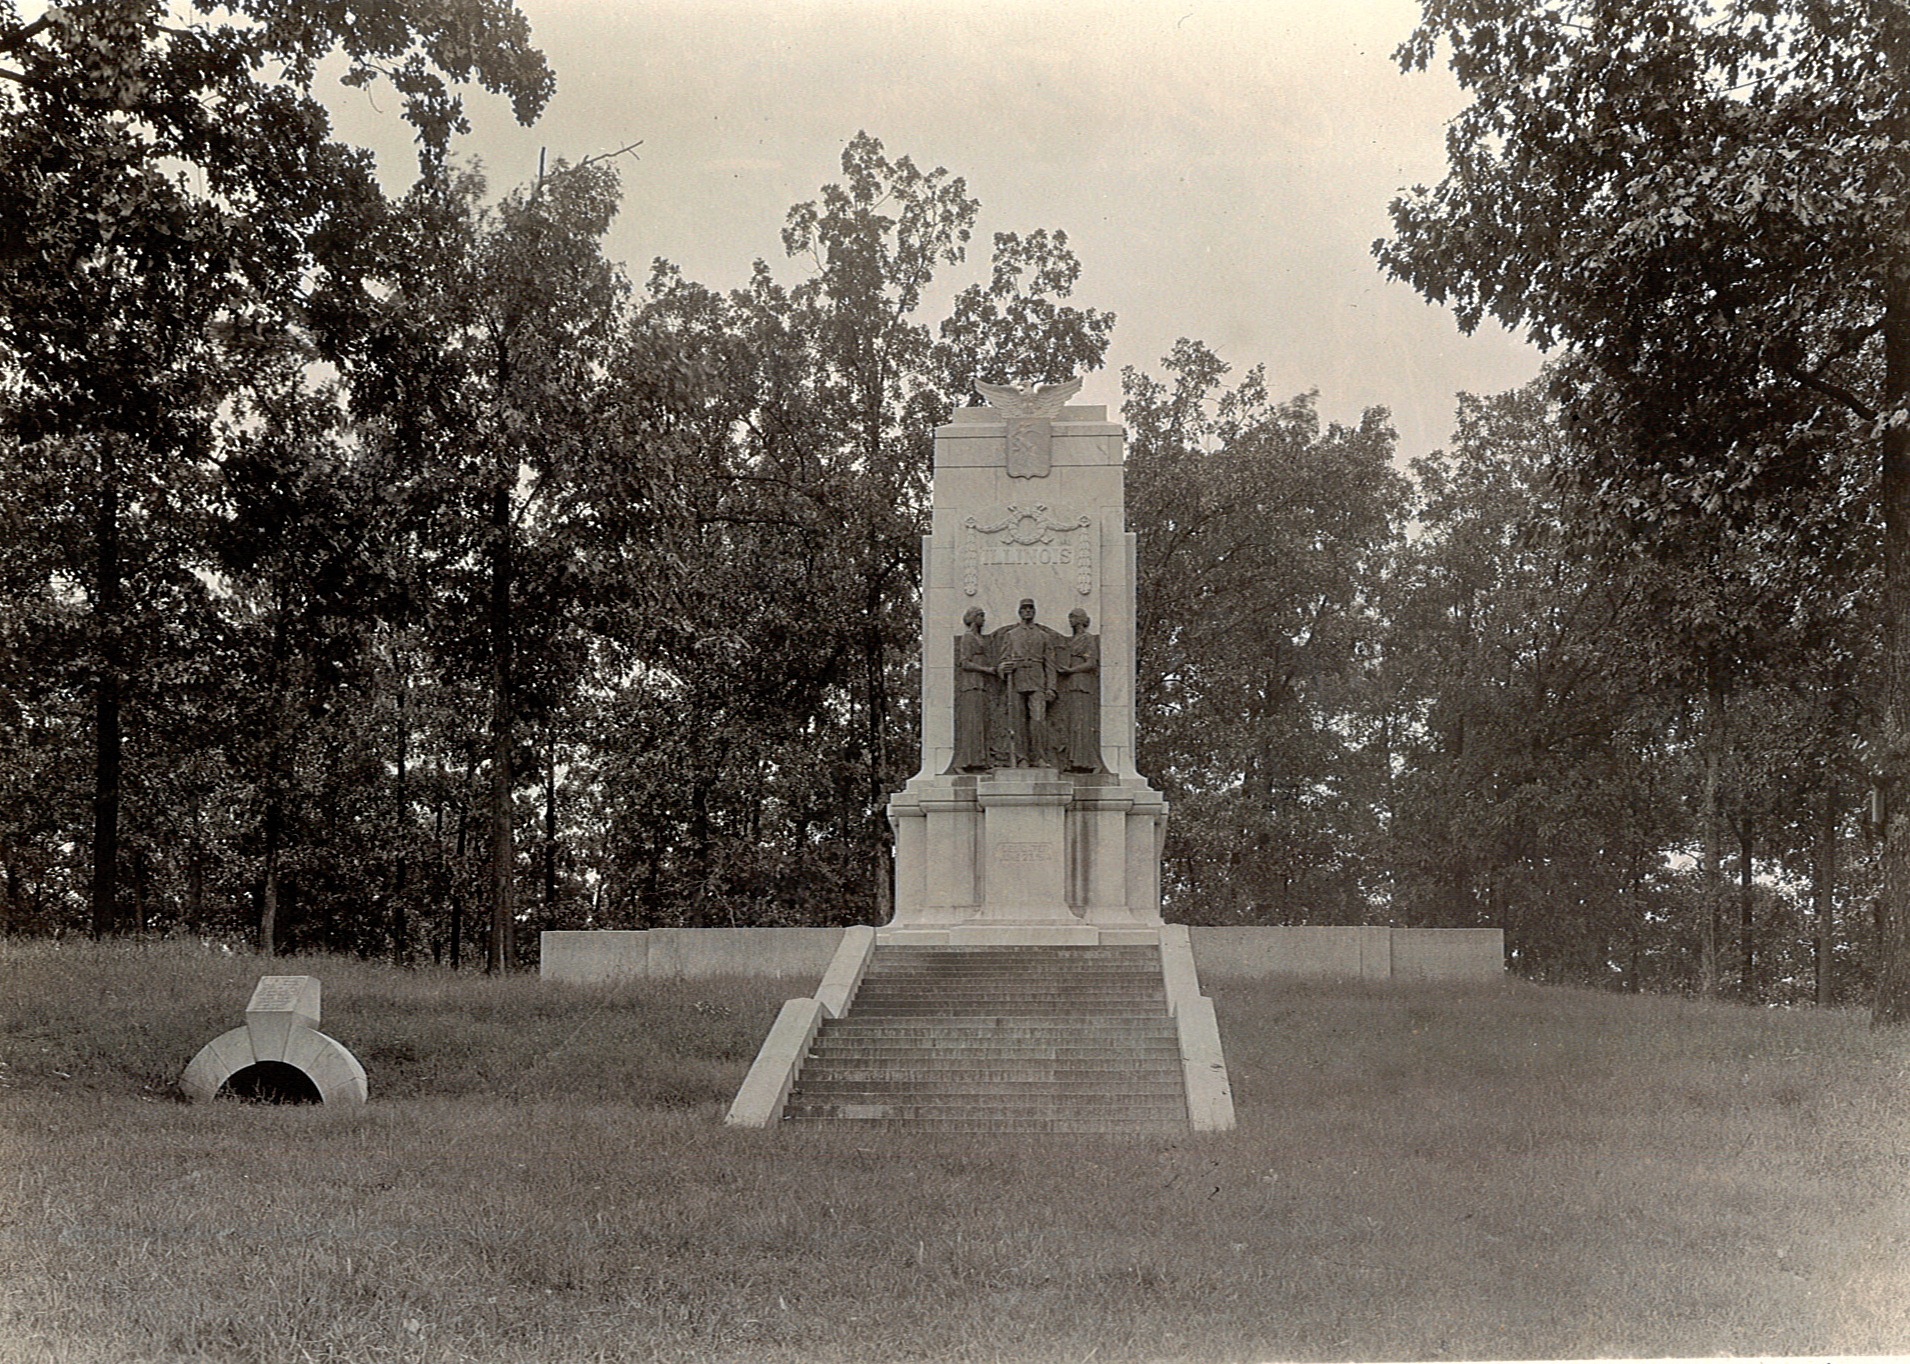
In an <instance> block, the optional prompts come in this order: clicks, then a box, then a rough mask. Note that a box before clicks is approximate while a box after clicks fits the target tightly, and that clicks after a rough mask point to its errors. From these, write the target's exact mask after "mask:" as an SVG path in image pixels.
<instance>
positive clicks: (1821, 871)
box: [1811, 788, 1837, 1008]
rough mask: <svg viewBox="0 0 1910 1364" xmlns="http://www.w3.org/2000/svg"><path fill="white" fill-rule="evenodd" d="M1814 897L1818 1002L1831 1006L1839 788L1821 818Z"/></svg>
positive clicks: (1827, 800)
mask: <svg viewBox="0 0 1910 1364" xmlns="http://www.w3.org/2000/svg"><path fill="white" fill-rule="evenodd" d="M1811 861H1812V866H1811V872H1812V877H1811V880H1812V882H1813V884H1812V887H1811V898H1812V900H1813V901H1814V902H1815V905H1814V907H1815V910H1816V914H1815V918H1816V921H1817V933H1816V938H1817V951H1816V967H1817V971H1816V975H1817V1004H1818V1007H1819V1008H1828V1007H1830V998H1831V984H1832V982H1831V944H1832V939H1831V904H1832V901H1833V899H1834V897H1835V895H1836V891H1837V792H1836V790H1835V789H1834V788H1833V789H1830V790H1827V791H1826V792H1825V793H1824V808H1823V810H1822V811H1821V812H1820V814H1819V816H1818V820H1817V849H1816V855H1815V856H1814V857H1813V858H1812V859H1811Z"/></svg>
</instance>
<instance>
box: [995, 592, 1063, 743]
mask: <svg viewBox="0 0 1910 1364" xmlns="http://www.w3.org/2000/svg"><path fill="white" fill-rule="evenodd" d="M1015 614H1016V615H1018V616H1019V617H1020V618H1021V619H1020V620H1018V621H1016V622H1015V623H1014V624H1013V625H1009V626H1005V627H1003V628H1002V629H1001V630H999V631H997V632H996V634H995V651H996V652H995V657H996V658H997V659H999V660H1000V661H999V662H998V663H997V664H996V665H995V671H996V672H997V673H999V674H1000V675H1001V679H1002V683H1003V685H1004V687H1005V688H1006V690H1007V697H1006V700H1007V702H1008V724H1009V732H1010V733H1011V734H1012V735H1013V737H1014V745H1015V766H1016V767H1045V766H1047V765H1048V749H1049V748H1050V747H1051V744H1050V741H1049V737H1048V726H1047V715H1048V703H1049V702H1050V701H1052V700H1054V699H1055V695H1056V684H1057V682H1058V681H1059V680H1060V679H1059V677H1058V675H1057V674H1056V672H1055V667H1054V648H1055V645H1056V644H1057V643H1059V642H1060V640H1061V636H1060V635H1058V634H1057V633H1055V632H1054V631H1053V630H1050V629H1049V628H1048V627H1047V626H1045V625H1037V624H1035V602H1034V598H1032V597H1024V598H1022V602H1021V606H1020V608H1019V609H1018V610H1017V611H1016V613H1015Z"/></svg>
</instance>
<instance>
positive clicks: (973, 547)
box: [962, 502, 1094, 597]
mask: <svg viewBox="0 0 1910 1364" xmlns="http://www.w3.org/2000/svg"><path fill="white" fill-rule="evenodd" d="M1092 527H1093V521H1092V519H1091V518H1090V517H1087V516H1085V515H1083V516H1076V517H1072V518H1069V517H1061V518H1056V517H1055V515H1054V513H1053V510H1052V509H1051V508H1050V507H1049V505H1048V504H1047V503H1046V502H1036V503H1034V504H1032V505H1031V506H1029V507H1026V508H1024V507H1022V506H1021V505H1020V504H1019V503H1010V504H1009V505H1008V506H1006V507H1003V508H1002V513H1001V515H999V516H995V517H991V518H989V519H988V520H986V521H984V520H983V519H982V518H981V517H979V516H970V517H967V518H965V519H964V520H963V521H962V528H963V530H964V532H965V534H964V535H963V537H962V592H963V594H964V595H965V596H970V597H973V596H975V595H977V594H978V593H979V592H980V591H981V537H983V536H985V535H986V536H990V537H997V538H999V539H1000V541H1001V543H1002V544H1004V545H1021V546H1024V547H1026V546H1030V545H1047V544H1053V543H1054V538H1055V536H1057V535H1069V534H1072V535H1074V545H1073V548H1074V556H1075V575H1074V583H1075V589H1076V590H1077V591H1078V592H1080V593H1081V595H1082V596H1084V597H1085V596H1087V595H1088V594H1089V593H1091V592H1092V591H1093V590H1094V534H1093V529H1092ZM1077 532H1078V533H1077Z"/></svg>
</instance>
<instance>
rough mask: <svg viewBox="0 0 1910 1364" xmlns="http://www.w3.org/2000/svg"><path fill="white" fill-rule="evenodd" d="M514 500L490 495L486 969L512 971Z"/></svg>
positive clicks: (500, 492)
mask: <svg viewBox="0 0 1910 1364" xmlns="http://www.w3.org/2000/svg"><path fill="white" fill-rule="evenodd" d="M510 514H511V500H510V490H509V489H508V488H507V487H506V486H504V485H503V484H501V483H500V484H499V485H498V486H497V487H496V488H495V489H493V490H492V493H491V612H490V614H491V622H490V624H491V699H492V711H491V948H490V954H489V956H488V957H487V958H486V960H485V964H484V969H485V970H486V971H488V972H490V973H492V974H493V975H495V974H497V973H499V972H502V971H508V970H509V969H510V968H511V966H512V964H513V963H514V961H515V960H516V943H515V941H514V938H515V934H514V933H513V932H512V929H513V928H514V926H515V922H516V920H515V907H514V905H513V904H512V900H511V890H512V883H513V880H514V876H515V872H516V862H517V840H516V837H515V830H514V828H513V813H514V812H513V810H512V802H511V796H512V792H513V790H514V789H515V786H516V783H515V782H514V781H513V779H512V773H511V739H512V721H513V717H512V705H511V701H512V697H511V524H510Z"/></svg>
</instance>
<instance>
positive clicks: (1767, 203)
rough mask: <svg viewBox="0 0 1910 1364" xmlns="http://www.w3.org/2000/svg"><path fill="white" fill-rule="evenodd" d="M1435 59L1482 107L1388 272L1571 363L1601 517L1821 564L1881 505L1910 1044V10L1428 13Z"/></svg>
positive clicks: (1888, 869) (1893, 867)
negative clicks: (1710, 533)
mask: <svg viewBox="0 0 1910 1364" xmlns="http://www.w3.org/2000/svg"><path fill="white" fill-rule="evenodd" d="M1442 42H1443V43H1445V44H1447V45H1448V46H1449V49H1450V52H1451V61H1452V68H1453V71H1454V73H1455V75H1456V76H1457V77H1458V79H1459V81H1460V82H1461V84H1462V85H1463V86H1465V87H1466V88H1467V89H1468V90H1469V91H1470V92H1471V93H1472V103H1471V104H1470V106H1469V107H1468V108H1467V109H1466V110H1465V111H1464V112H1462V113H1461V114H1460V115H1459V116H1458V118H1457V119H1455V121H1454V123H1453V125H1452V128H1451V131H1450V133H1449V135H1448V141H1447V145H1448V155H1449V160H1450V163H1451V164H1450V170H1449V173H1448V175H1447V177H1446V179H1445V180H1444V181H1443V182H1442V183H1441V184H1440V185H1438V186H1437V187H1435V188H1433V189H1430V190H1427V189H1423V188H1422V189H1418V190H1415V191H1414V192H1412V193H1411V194H1409V195H1407V196H1405V197H1403V198H1402V199H1400V200H1399V201H1397V202H1396V203H1395V205H1394V208H1393V218H1394V227H1395V235H1394V237H1393V239H1392V240H1390V241H1386V242H1381V243H1379V244H1378V245H1377V247H1376V250H1377V252H1378V254H1379V257H1380V259H1381V261H1382V262H1383V263H1384V264H1385V265H1386V266H1387V267H1388V268H1389V269H1390V270H1392V271H1393V273H1394V274H1396V275H1398V276H1399V277H1401V278H1404V279H1406V280H1408V281H1410V282H1411V283H1413V284H1414V285H1415V286H1416V287H1418V288H1419V289H1420V291H1421V292H1422V293H1424V294H1425V295H1426V296H1427V297H1429V298H1431V299H1433V300H1435V301H1442V302H1450V303H1451V304H1452V305H1453V306H1454V307H1455V309H1456V310H1457V313H1458V316H1459V320H1460V323H1461V325H1462V326H1465V327H1468V328H1470V327H1472V326H1475V325H1476V324H1477V323H1478V322H1479V320H1480V319H1481V318H1482V317H1484V316H1485V315H1486V314H1487V313H1490V314H1491V315H1493V316H1494V317H1496V318H1498V319H1499V320H1500V321H1501V322H1503V323H1505V324H1506V325H1508V326H1513V327H1524V328H1526V329H1527V331H1528V333H1529V334H1530V335H1531V336H1532V337H1533V339H1534V340H1536V341H1537V342H1538V343H1539V344H1540V345H1541V346H1552V345H1555V344H1557V345H1563V346H1565V347H1566V348H1568V351H1569V353H1570V355H1571V356H1572V359H1573V363H1572V364H1571V365H1570V366H1568V367H1567V368H1566V369H1565V370H1564V371H1563V373H1564V381H1563V383H1562V385H1561V392H1562V394H1563V395H1564V396H1565V397H1566V399H1567V406H1568V411H1569V412H1570V413H1571V415H1572V417H1573V419H1574V420H1575V421H1576V422H1577V423H1578V425H1579V428H1580V430H1581V432H1582V433H1583V440H1582V442H1581V449H1582V450H1583V451H1584V452H1585V453H1584V461H1583V463H1582V464H1580V465H1579V467H1578V468H1577V469H1576V471H1575V473H1576V476H1577V477H1578V478H1579V479H1580V481H1581V482H1582V484H1583V485H1584V486H1585V487H1586V488H1588V489H1589V490H1590V491H1592V492H1594V493H1596V494H1597V495H1598V496H1599V497H1600V499H1601V502H1602V504H1603V506H1604V508H1605V515H1606V517H1607V518H1608V519H1609V520H1610V521H1611V522H1612V523H1613V524H1617V525H1622V526H1625V527H1627V528H1628V529H1631V530H1634V531H1637V532H1640V533H1641V534H1643V535H1646V536H1652V535H1654V534H1655V533H1656V532H1660V531H1663V530H1664V529H1665V528H1667V527H1674V526H1675V525H1677V524H1678V523H1682V522H1687V521H1690V520H1693V519H1697V518H1723V519H1729V520H1731V521H1734V522H1737V523H1754V524H1758V525H1761V526H1764V527H1766V528H1768V529H1769V530H1772V531H1775V532H1777V533H1781V534H1782V535H1783V536H1784V538H1786V539H1787V540H1789V541H1791V542H1793V543H1794V544H1796V545H1797V546H1798V547H1799V549H1800V550H1801V551H1803V552H1806V553H1807V554H1809V555H1811V556H1814V557H1815V558H1817V559H1818V560H1819V561H1820V562H1831V561H1834V560H1836V559H1837V558H1839V557H1840V556H1845V555H1847V554H1848V552H1849V549H1850V548H1851V547H1852V545H1853V544H1854V545H1855V546H1856V547H1857V548H1858V549H1859V550H1860V551H1861V550H1862V549H1863V548H1864V540H1863V538H1862V536H1861V535H1858V536H1856V537H1853V536H1852V532H1853V531H1856V530H1857V529H1858V528H1860V527H1863V526H1865V524H1866V522H1865V518H1864V514H1863V509H1865V508H1874V509H1875V512H1876V518H1875V520H1874V522H1871V523H1869V524H1870V525H1872V526H1874V528H1875V529H1874V531H1873V532H1872V533H1873V534H1875V535H1876V536H1877V537H1878V539H1874V540H1870V541H1869V543H1870V544H1873V545H1874V544H1877V543H1878V540H1880V543H1881V556H1880V557H1881V560H1882V586H1881V589H1880V593H1879V599H1878V605H1879V611H1878V616H1879V619H1880V624H1881V629H1882V633H1883V637H1884V640H1885V645H1884V655H1885V660H1886V662H1885V665H1884V687H1883V693H1884V705H1883V708H1882V710H1883V713H1882V715H1881V716H1880V717H1878V720H1877V722H1876V725H1875V729H1874V732H1873V740H1872V743H1871V747H1870V752H1871V755H1872V763H1873V767H1874V776H1875V780H1876V781H1877V783H1878V785H1879V787H1880V789H1881V790H1882V791H1883V793H1884V796H1885V800H1886V808H1887V815H1886V821H1885V833H1884V849H1885V850H1884V891H1883V895H1884V903H1885V905H1886V906H1887V916H1886V917H1887V926H1886V931H1885V934H1884V942H1883V952H1882V960H1881V964H1880V965H1881V971H1880V978H1879V981H1878V987H1877V994H1876V1001H1875V1012H1874V1018H1875V1020H1876V1021H1877V1022H1878V1023H1879V1024H1888V1025H1903V1024H1910V796H1907V795H1906V793H1910V259H1907V258H1906V253H1905V236H1904V227H1903V223H1902V215H1901V204H1902V202H1903V198H1904V194H1905V192H1906V190H1907V189H1910V11H1906V10H1905V9H1904V8H1903V7H1902V6H1901V5H1900V4H1897V3H1895V2H1894V0H1765V2H1764V3H1754V4H1746V3H1734V4H1730V5H1726V6H1714V5H1711V4H1707V3H1703V0H1623V2H1622V3H1593V2H1592V0H1558V2H1556V3H1544V4H1541V3H1536V0H1483V2H1481V0H1464V2H1463V3H1461V2H1460V0H1426V3H1425V4H1424V13H1423V19H1422V22H1421V24H1420V26H1419V28H1418V30H1417V31H1416V32H1415V34H1414V35H1413V37H1412V38H1411V39H1410V40H1409V41H1408V42H1407V43H1406V44H1405V45H1404V46H1403V47H1402V48H1401V49H1400V53H1399V57H1400V60H1401V62H1402V65H1404V66H1405V67H1407V68H1408V69H1412V68H1423V67H1424V66H1425V65H1427V64H1428V63H1429V62H1430V60H1431V59H1432V57H1433V54H1434V52H1435V50H1436V49H1437V48H1438V46H1439V45H1440V44H1441V43H1442ZM1853 508H1855V509H1856V510H1854V511H1853V510H1852V509H1853ZM1674 538H1675V535H1674V536H1671V537H1661V539H1662V540H1663V541H1664V542H1669V541H1670V540H1671V539H1674ZM1836 580H1837V575H1835V574H1823V575H1819V576H1818V578H1817V581H1818V582H1819V583H1824V584H1828V583H1834V582H1835V581H1836Z"/></svg>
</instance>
